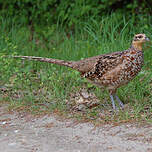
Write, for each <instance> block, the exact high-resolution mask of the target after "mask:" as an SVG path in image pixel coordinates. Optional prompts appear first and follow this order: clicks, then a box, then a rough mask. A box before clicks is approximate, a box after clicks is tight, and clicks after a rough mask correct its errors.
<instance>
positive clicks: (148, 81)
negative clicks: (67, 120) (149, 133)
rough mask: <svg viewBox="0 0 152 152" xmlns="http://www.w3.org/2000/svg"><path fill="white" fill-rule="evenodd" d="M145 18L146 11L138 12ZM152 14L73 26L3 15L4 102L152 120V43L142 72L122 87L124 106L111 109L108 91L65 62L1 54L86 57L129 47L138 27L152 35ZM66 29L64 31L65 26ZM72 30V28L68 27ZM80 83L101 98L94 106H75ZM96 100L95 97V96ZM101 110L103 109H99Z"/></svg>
mask: <svg viewBox="0 0 152 152" xmlns="http://www.w3.org/2000/svg"><path fill="white" fill-rule="evenodd" d="M140 18H142V17H140ZM150 21H151V18H149V19H147V20H146V23H145V25H143V22H142V20H141V21H140V20H139V22H138V24H136V26H134V23H133V22H132V20H131V19H128V20H127V19H126V17H125V16H122V17H121V16H120V15H118V14H113V15H111V16H107V17H103V18H102V20H101V21H100V22H97V21H96V20H93V19H90V21H88V22H84V23H81V27H75V30H73V31H70V30H68V29H64V28H63V27H59V26H58V27H57V26H55V25H52V26H51V27H38V26H36V27H35V31H34V32H33V34H32V32H31V31H30V28H29V27H28V26H26V25H20V24H19V23H16V22H13V21H12V19H9V18H8V19H4V18H1V20H0V24H1V27H2V28H1V29H0V33H1V35H0V56H1V58H0V102H1V103H5V102H7V103H9V108H10V109H12V108H13V109H16V110H27V111H29V112H32V113H41V112H43V113H46V112H49V113H50V112H57V113H60V114H64V115H66V116H69V117H75V118H77V119H81V120H82V119H84V120H97V121H98V122H110V121H112V122H113V121H116V122H126V121H139V120H140V121H141V120H142V121H143V120H144V121H145V120H146V121H151V119H152V68H151V67H152V58H151V57H152V48H151V46H150V47H149V48H148V49H146V51H145V53H144V54H145V64H144V67H143V69H142V71H141V72H140V73H139V75H138V76H137V77H136V78H135V79H134V80H133V81H131V82H130V83H129V84H128V85H127V86H123V87H121V88H119V89H118V92H117V94H118V96H119V97H120V99H121V100H122V101H123V102H124V103H125V104H126V105H127V108H125V110H124V111H121V110H120V111H119V112H118V113H115V114H113V113H111V112H109V110H110V109H111V108H112V107H111V103H110V98H109V96H108V93H107V91H106V90H105V91H103V90H100V89H99V88H96V87H94V86H93V85H92V84H90V83H87V81H86V80H85V79H82V78H80V75H79V73H78V72H76V71H73V70H71V69H69V68H66V67H60V66H58V65H52V64H48V63H40V62H35V61H25V60H24V61H22V60H20V59H12V58H3V57H2V56H4V55H14V54H17V55H28V56H30V55H33V56H43V57H51V58H57V59H63V60H80V59H84V58H87V57H91V56H95V55H98V54H104V53H109V52H115V51H118V50H124V49H127V48H128V47H129V46H130V43H131V40H132V37H133V36H134V34H135V33H145V34H146V35H147V36H148V37H149V38H150V39H152V37H151V34H150V32H151V31H150V27H151V22H150ZM65 31H66V32H65ZM67 31H68V32H67ZM82 89H86V90H87V91H88V92H90V93H93V94H94V95H95V96H96V97H97V99H98V100H99V101H100V102H99V105H98V106H95V107H93V108H87V107H85V108H84V109H83V110H81V111H76V110H71V109H73V108H74V107H75V106H76V104H75V102H74V101H73V96H74V95H75V94H77V93H79V92H81V90H82ZM92 100H93V99H92ZM100 114H102V115H100Z"/></svg>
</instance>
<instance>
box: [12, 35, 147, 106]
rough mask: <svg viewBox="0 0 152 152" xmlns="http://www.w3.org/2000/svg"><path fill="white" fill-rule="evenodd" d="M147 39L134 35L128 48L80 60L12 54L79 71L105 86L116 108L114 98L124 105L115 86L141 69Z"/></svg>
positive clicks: (128, 79)
mask: <svg viewBox="0 0 152 152" xmlns="http://www.w3.org/2000/svg"><path fill="white" fill-rule="evenodd" d="M146 41H149V39H148V38H147V37H146V35H145V34H137V35H135V36H134V38H133V41H132V45H131V47H130V48H129V49H128V50H124V51H121V52H114V53H109V54H104V55H98V56H94V57H91V58H87V59H84V60H80V61H64V60H58V59H51V58H43V57H34V56H14V57H15V58H22V59H30V60H37V61H41V62H49V63H54V64H58V65H62V66H67V67H70V68H72V69H75V70H77V71H79V72H80V73H81V76H82V77H84V78H87V79H88V80H89V81H91V82H92V83H94V84H95V85H97V86H99V87H106V88H107V89H108V91H109V94H110V98H111V101H112V106H113V109H116V106H115V101H114V98H115V99H116V100H117V101H118V103H119V105H120V107H122V108H123V107H124V105H123V103H122V102H121V100H120V99H119V98H118V96H117V95H116V91H117V88H119V87H120V86H122V85H124V84H127V83H128V82H129V81H130V80H132V79H133V78H134V77H135V76H136V75H137V74H138V73H139V71H140V70H141V68H142V65H143V51H142V45H143V44H144V43H145V42H146Z"/></svg>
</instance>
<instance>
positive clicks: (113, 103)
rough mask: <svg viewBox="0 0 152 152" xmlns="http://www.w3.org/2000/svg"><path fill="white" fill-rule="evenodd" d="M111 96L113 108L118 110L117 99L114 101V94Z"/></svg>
mask: <svg viewBox="0 0 152 152" xmlns="http://www.w3.org/2000/svg"><path fill="white" fill-rule="evenodd" d="M110 98H111V102H112V108H113V109H114V110H116V109H117V108H116V105H115V101H114V98H113V95H110Z"/></svg>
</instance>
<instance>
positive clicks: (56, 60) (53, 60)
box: [13, 56, 74, 68]
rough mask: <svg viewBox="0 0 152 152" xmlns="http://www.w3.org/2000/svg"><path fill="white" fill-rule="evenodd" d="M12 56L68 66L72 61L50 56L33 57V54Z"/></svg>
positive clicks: (70, 65)
mask: <svg viewBox="0 0 152 152" xmlns="http://www.w3.org/2000/svg"><path fill="white" fill-rule="evenodd" d="M13 57H14V58H21V59H28V60H36V61H40V62H48V63H53V64H58V65H61V66H67V67H70V68H73V63H74V62H72V61H64V60H59V59H52V58H43V57H35V56H13Z"/></svg>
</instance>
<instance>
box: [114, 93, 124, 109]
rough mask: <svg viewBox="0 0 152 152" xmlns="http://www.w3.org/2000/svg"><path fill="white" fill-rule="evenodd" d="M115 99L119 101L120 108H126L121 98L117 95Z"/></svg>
mask: <svg viewBox="0 0 152 152" xmlns="http://www.w3.org/2000/svg"><path fill="white" fill-rule="evenodd" d="M115 97H116V100H117V101H118V103H119V106H120V107H121V108H124V104H123V103H122V101H121V100H120V99H119V97H118V96H117V95H115Z"/></svg>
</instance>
